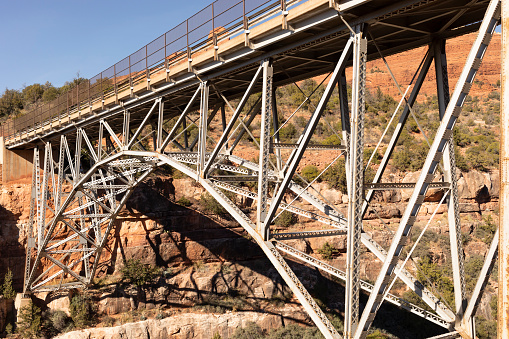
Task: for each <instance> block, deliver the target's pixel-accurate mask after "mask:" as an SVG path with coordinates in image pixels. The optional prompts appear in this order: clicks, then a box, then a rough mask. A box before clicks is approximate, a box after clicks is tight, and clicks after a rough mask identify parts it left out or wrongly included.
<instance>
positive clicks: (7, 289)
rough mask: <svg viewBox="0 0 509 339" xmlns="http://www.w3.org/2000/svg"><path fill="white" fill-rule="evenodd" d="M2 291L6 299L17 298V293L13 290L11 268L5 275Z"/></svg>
mask: <svg viewBox="0 0 509 339" xmlns="http://www.w3.org/2000/svg"><path fill="white" fill-rule="evenodd" d="M2 291H3V292H2V294H3V296H4V298H5V299H12V298H14V297H15V296H16V291H14V288H12V271H11V269H10V268H7V273H5V276H4V284H3V287H2Z"/></svg>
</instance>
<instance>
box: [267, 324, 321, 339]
mask: <svg viewBox="0 0 509 339" xmlns="http://www.w3.org/2000/svg"><path fill="white" fill-rule="evenodd" d="M265 338H267V339H294V338H305V339H315V338H316V339H319V338H323V336H322V334H321V333H320V331H319V330H318V329H317V328H316V327H304V326H299V325H296V324H290V325H287V326H282V327H280V328H277V329H274V330H272V331H270V332H269V334H268V335H267V336H266V337H265Z"/></svg>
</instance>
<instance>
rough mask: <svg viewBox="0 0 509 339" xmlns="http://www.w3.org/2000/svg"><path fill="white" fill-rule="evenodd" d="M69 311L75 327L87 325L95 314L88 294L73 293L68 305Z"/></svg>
mask: <svg viewBox="0 0 509 339" xmlns="http://www.w3.org/2000/svg"><path fill="white" fill-rule="evenodd" d="M69 312H70V313H71V319H72V321H73V323H74V326H75V327H77V328H83V327H86V326H89V325H90V324H91V323H92V322H93V319H94V314H95V309H94V304H93V302H92V298H90V297H89V296H88V295H82V294H78V295H75V296H74V297H73V298H72V300H71V304H70V305H69Z"/></svg>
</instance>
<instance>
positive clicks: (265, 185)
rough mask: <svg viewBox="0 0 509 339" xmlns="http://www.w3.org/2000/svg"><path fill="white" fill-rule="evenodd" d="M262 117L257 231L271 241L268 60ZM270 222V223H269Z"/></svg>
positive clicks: (263, 81)
mask: <svg viewBox="0 0 509 339" xmlns="http://www.w3.org/2000/svg"><path fill="white" fill-rule="evenodd" d="M262 68H263V75H262V116H261V128H260V153H259V164H258V166H259V171H258V205H257V209H256V211H257V214H256V222H257V230H258V233H259V234H260V235H261V236H262V238H263V240H265V241H267V240H269V232H270V230H269V225H270V219H269V220H266V218H265V217H266V215H267V202H268V200H269V196H268V190H269V176H268V171H269V153H270V141H271V137H270V125H271V121H272V113H273V112H272V109H273V102H272V100H273V98H272V95H273V92H272V78H273V73H274V70H273V67H272V60H270V59H268V60H265V61H263V63H262ZM267 221H268V222H267Z"/></svg>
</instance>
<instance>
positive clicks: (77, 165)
mask: <svg viewBox="0 0 509 339" xmlns="http://www.w3.org/2000/svg"><path fill="white" fill-rule="evenodd" d="M109 139H110V138H109V137H108V138H106V141H108V140H109ZM74 159H75V160H74V166H75V167H74V169H75V171H76V173H75V174H76V175H75V176H74V183H75V184H76V183H77V182H78V181H79V180H80V174H81V129H79V128H78V130H77V131H76V153H75V154H74Z"/></svg>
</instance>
